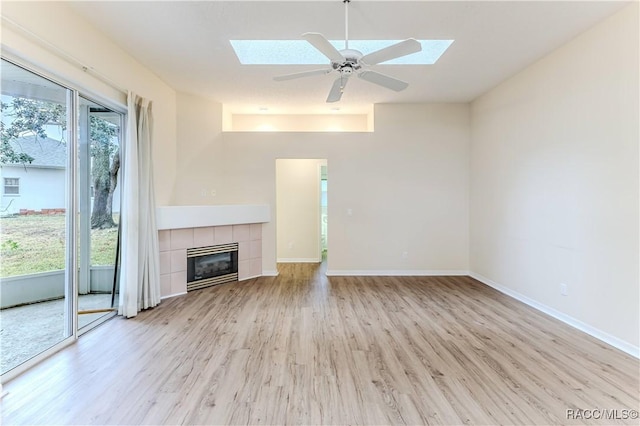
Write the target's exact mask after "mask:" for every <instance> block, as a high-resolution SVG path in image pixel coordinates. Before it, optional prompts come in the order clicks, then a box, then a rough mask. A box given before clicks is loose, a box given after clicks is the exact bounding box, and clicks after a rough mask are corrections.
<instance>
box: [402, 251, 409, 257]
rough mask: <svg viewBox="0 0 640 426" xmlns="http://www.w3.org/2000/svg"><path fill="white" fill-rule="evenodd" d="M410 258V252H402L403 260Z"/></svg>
mask: <svg viewBox="0 0 640 426" xmlns="http://www.w3.org/2000/svg"><path fill="white" fill-rule="evenodd" d="M408 257H409V252H408V251H403V252H402V258H403V259H407V258H408Z"/></svg>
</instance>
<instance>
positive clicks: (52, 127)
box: [0, 60, 75, 374]
mask: <svg viewBox="0 0 640 426" xmlns="http://www.w3.org/2000/svg"><path fill="white" fill-rule="evenodd" d="M1 71H2V95H1V96H2V129H1V138H2V139H1V145H0V173H1V175H2V176H1V179H0V181H1V182H2V184H3V186H2V201H1V204H0V227H1V228H0V229H1V232H0V247H1V250H2V261H1V262H0V286H1V288H0V321H1V323H2V330H1V331H0V347H1V351H2V352H1V353H0V359H1V365H0V370H1V371H0V373H2V374H4V373H6V372H7V371H9V370H11V369H13V368H15V367H16V366H18V365H20V364H22V363H24V362H26V361H28V360H29V359H31V358H33V357H34V356H36V355H38V354H40V353H42V352H44V351H47V350H48V349H50V348H52V347H54V346H56V345H57V344H59V343H61V342H62V341H64V340H65V339H68V338H70V337H71V336H72V335H73V318H74V309H73V282H72V281H73V276H72V273H71V271H73V259H74V257H73V249H74V247H73V244H70V241H71V239H70V236H72V235H73V228H74V220H75V217H74V214H73V213H72V212H73V210H72V205H73V202H72V199H73V197H72V192H70V188H71V182H72V174H73V173H72V171H73V168H74V161H73V156H72V155H71V153H72V152H73V143H72V136H71V135H72V132H70V129H71V128H72V122H73V116H72V110H73V109H72V98H73V92H72V91H71V90H69V89H67V88H65V87H63V86H60V85H58V84H56V83H54V82H52V81H49V80H47V79H45V78H43V77H41V76H38V75H36V74H33V73H31V72H29V71H27V70H25V69H23V68H20V67H18V66H16V65H14V64H12V63H10V62H7V61H4V60H3V61H2V69H1Z"/></svg>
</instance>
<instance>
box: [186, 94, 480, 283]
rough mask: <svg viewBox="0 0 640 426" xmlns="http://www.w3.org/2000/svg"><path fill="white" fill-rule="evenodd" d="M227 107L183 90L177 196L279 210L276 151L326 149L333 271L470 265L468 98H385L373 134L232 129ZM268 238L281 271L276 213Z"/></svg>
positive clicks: (266, 256)
mask: <svg viewBox="0 0 640 426" xmlns="http://www.w3.org/2000/svg"><path fill="white" fill-rule="evenodd" d="M220 115H221V106H220V105H219V104H217V103H214V102H209V101H206V100H204V99H201V98H197V97H194V96H191V95H186V94H178V141H179V146H180V152H179V154H178V159H179V166H178V179H177V185H176V188H177V191H176V200H177V201H179V203H178V204H183V205H188V204H268V205H270V206H272V212H271V217H273V218H275V217H276V186H275V181H276V180H275V176H276V170H275V164H276V161H275V160H276V159H287V158H323V159H327V160H328V163H329V165H330V166H329V167H330V168H331V176H330V185H331V187H330V190H329V200H328V204H329V212H328V233H329V235H328V240H329V259H328V269H329V272H331V271H334V272H335V271H341V272H342V273H353V272H358V273H385V272H397V271H400V272H402V273H405V274H410V273H434V272H436V273H442V272H443V271H446V272H460V271H462V272H464V271H467V270H468V249H469V247H468V234H469V230H468V185H469V178H468V165H469V134H470V128H469V107H468V105H459V104H453V105H413V104H412V105H377V106H376V108H375V129H376V131H375V132H374V133H314V132H305V133H295V132H266V133H256V132H246V133H244V132H225V133H223V132H222V131H221V123H220V118H219V117H220ZM216 126H220V127H219V128H216ZM212 191H214V193H215V196H211V192H212ZM348 209H351V211H352V215H351V216H349V215H348V214H347V210H348ZM262 241H263V271H264V272H265V273H267V274H268V273H275V271H276V225H275V221H273V220H272V221H271V222H270V223H268V224H265V225H264V228H263V240H262ZM404 253H406V255H405V256H403V254H404Z"/></svg>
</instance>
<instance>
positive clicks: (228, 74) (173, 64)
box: [71, 0, 626, 113]
mask: <svg viewBox="0 0 640 426" xmlns="http://www.w3.org/2000/svg"><path fill="white" fill-rule="evenodd" d="M625 4H626V2H616V1H564V2H559V1H495V2H486V1H370V0H369V1H364V0H362V1H358V0H352V1H351V3H350V6H349V38H350V39H405V38H409V37H413V38H416V39H454V40H455V42H454V43H453V44H452V46H451V47H450V48H449V50H448V51H447V52H445V54H444V55H443V56H442V57H441V58H440V60H439V61H438V62H437V63H436V64H435V65H377V66H375V67H374V69H375V70H377V71H380V72H383V73H385V74H389V75H391V76H394V77H397V78H400V79H402V80H405V81H407V82H409V88H408V89H406V90H405V91H403V92H399V93H396V92H392V91H389V90H387V89H384V88H380V87H377V86H375V85H372V84H370V83H367V82H365V81H360V80H359V79H351V82H350V83H349V86H348V87H347V88H346V90H345V94H344V96H343V98H342V101H340V103H339V104H325V103H324V100H325V99H326V96H327V93H328V91H329V88H330V86H331V84H332V82H333V80H334V79H335V74H333V73H332V74H329V75H321V76H315V77H309V78H304V79H298V80H290V81H284V82H275V81H273V76H275V75H279V74H286V73H290V72H297V71H304V70H309V69H317V68H318V66H317V65H312V66H305V65H296V66H283V65H268V66H264V65H241V64H240V63H239V62H238V59H237V58H236V56H235V54H234V52H233V50H232V48H231V45H230V43H229V40H231V39H297V38H299V37H300V35H301V34H302V33H304V32H309V31H312V32H320V33H322V34H324V35H325V36H326V37H327V38H328V39H343V38H344V5H343V3H342V0H322V1H264V0H263V1H253V2H247V1H226V2H224V1H140V2H136V1H122V2H121V1H116V2H114V1H91V2H72V3H71V5H72V7H73V8H74V9H75V10H76V12H77V13H79V14H80V15H82V16H84V17H85V18H86V19H87V20H88V21H90V22H91V23H92V24H93V25H94V26H95V27H96V28H98V29H99V30H100V31H102V32H104V33H105V34H106V35H107V36H108V37H110V38H111V39H112V40H113V41H114V42H115V43H117V44H118V45H119V46H120V47H121V48H122V49H124V50H125V51H127V52H129V53H130V54H131V55H133V56H134V57H136V58H137V59H138V60H139V61H140V62H141V63H142V64H144V65H145V66H146V67H148V68H150V69H151V70H153V72H155V73H156V74H157V75H158V76H159V77H160V78H161V79H162V80H164V81H165V82H166V83H167V84H169V85H170V86H172V87H173V88H175V89H176V90H178V91H181V92H187V93H192V94H198V95H201V96H204V97H207V98H210V99H212V100H215V101H218V102H220V103H222V104H224V105H225V107H226V108H228V111H231V112H235V113H257V112H258V109H259V108H260V107H268V108H269V112H270V113H287V112H297V113H300V112H305V113H327V112H329V111H330V108H331V107H336V106H338V107H340V109H341V112H345V113H362V112H366V111H368V110H369V109H370V106H371V104H373V103H417V102H468V101H471V100H473V99H475V98H476V97H477V96H479V95H481V94H483V93H485V92H486V91H488V90H489V89H491V88H492V87H494V86H496V85H497V84H498V83H500V82H501V81H504V80H505V79H507V78H509V77H510V76H512V75H514V74H515V73H517V72H518V71H520V70H522V69H524V68H525V67H527V66H528V65H530V64H531V63H533V62H535V61H536V60H538V59H540V58H541V57H543V56H544V55H546V54H547V53H549V52H551V51H552V50H554V49H556V48H557V47H559V46H561V45H562V44H564V43H566V42H567V41H569V40H570V39H572V38H573V37H575V36H576V35H578V34H579V33H581V32H582V31H584V30H586V29H587V28H589V27H590V26H592V25H594V24H595V23H597V22H599V21H601V20H603V19H604V18H606V17H607V16H609V15H611V14H613V13H614V12H615V11H617V10H619V9H620V8H621V7H623V6H624V5H625ZM364 53H365V54H366V53H367V52H364ZM327 62H328V61H327Z"/></svg>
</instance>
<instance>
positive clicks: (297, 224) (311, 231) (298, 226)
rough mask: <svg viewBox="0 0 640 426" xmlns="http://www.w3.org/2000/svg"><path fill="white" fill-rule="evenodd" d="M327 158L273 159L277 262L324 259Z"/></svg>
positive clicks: (301, 261)
mask: <svg viewBox="0 0 640 426" xmlns="http://www.w3.org/2000/svg"><path fill="white" fill-rule="evenodd" d="M327 182H328V181H327V160H326V159H277V160H276V258H277V262H278V263H320V262H322V261H323V260H324V259H326V254H327V251H328V239H327V222H328V220H327V219H328V217H327Z"/></svg>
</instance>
